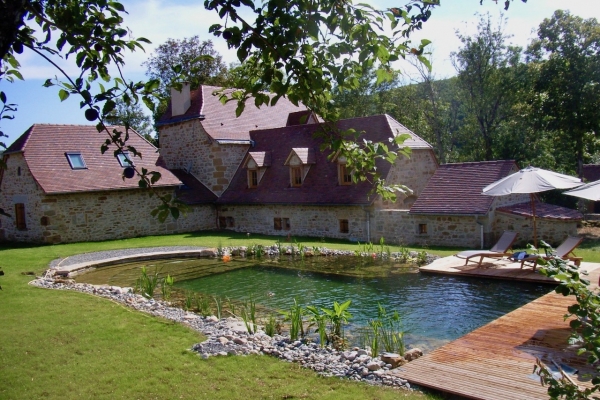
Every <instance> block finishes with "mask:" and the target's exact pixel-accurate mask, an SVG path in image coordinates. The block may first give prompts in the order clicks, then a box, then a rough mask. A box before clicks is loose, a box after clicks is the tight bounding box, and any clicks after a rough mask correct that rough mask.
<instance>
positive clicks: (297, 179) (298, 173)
mask: <svg viewBox="0 0 600 400" xmlns="http://www.w3.org/2000/svg"><path fill="white" fill-rule="evenodd" d="M290 173H291V175H292V186H301V185H302V167H291V169H290Z"/></svg>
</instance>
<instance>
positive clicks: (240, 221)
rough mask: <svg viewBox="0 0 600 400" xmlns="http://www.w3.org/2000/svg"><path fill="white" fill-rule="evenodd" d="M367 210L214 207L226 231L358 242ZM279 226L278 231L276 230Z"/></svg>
mask: <svg viewBox="0 0 600 400" xmlns="http://www.w3.org/2000/svg"><path fill="white" fill-rule="evenodd" d="M367 211H368V210H366V209H363V208H361V207H343V206H338V207H331V206H304V205H298V206H286V205H263V206H237V205H236V206H219V207H218V208H217V214H218V218H219V219H220V220H221V221H225V223H227V224H228V225H227V228H228V229H232V230H235V231H237V232H251V233H261V234H265V235H279V236H288V235H290V236H314V237H328V238H339V239H350V240H359V241H361V242H364V241H367V229H368V228H367V221H368V214H367ZM276 219H279V220H280V222H281V225H277V224H276V221H275V220H276ZM285 219H287V221H285ZM340 220H342V221H344V220H345V221H347V227H348V231H347V232H341V231H340V227H341V224H343V222H342V223H341V222H340ZM286 222H287V223H289V225H286ZM279 226H280V229H276V227H279ZM288 226H289V229H288Z"/></svg>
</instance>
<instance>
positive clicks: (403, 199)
mask: <svg viewBox="0 0 600 400" xmlns="http://www.w3.org/2000/svg"><path fill="white" fill-rule="evenodd" d="M437 166H438V164H437V160H436V158H435V155H434V153H433V150H430V149H426V150H421V149H418V150H413V151H412V154H411V155H410V158H406V157H404V156H401V157H398V159H397V160H396V162H395V163H394V165H393V166H392V168H391V169H390V172H389V174H388V177H387V179H386V181H387V183H389V184H400V185H405V186H408V188H409V189H411V190H412V191H413V193H412V194H408V195H403V194H400V193H398V198H397V200H396V202H395V203H392V202H389V201H381V200H377V201H376V202H375V207H376V208H385V209H396V210H408V209H410V207H411V206H412V204H413V203H414V202H415V200H416V199H417V197H418V196H419V195H420V194H421V192H423V189H425V186H426V185H427V182H429V179H430V178H431V177H432V176H433V174H434V173H435V170H436V169H437Z"/></svg>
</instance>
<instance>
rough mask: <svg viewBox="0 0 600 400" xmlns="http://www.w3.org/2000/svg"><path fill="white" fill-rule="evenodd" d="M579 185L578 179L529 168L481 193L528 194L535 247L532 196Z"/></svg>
mask: <svg viewBox="0 0 600 400" xmlns="http://www.w3.org/2000/svg"><path fill="white" fill-rule="evenodd" d="M581 185H582V182H581V179H579V178H575V177H573V176H569V175H564V174H559V173H557V172H553V171H548V170H546V169H541V168H536V167H532V166H529V167H527V168H523V169H522V170H520V171H518V172H515V173H514V174H511V175H509V176H507V177H505V178H502V179H500V180H499V181H496V182H494V183H492V184H490V185H488V186H486V187H484V188H483V191H482V193H483V194H485V195H488V196H505V195H509V194H514V193H529V197H530V200H531V215H533V245H534V246H536V247H537V230H536V223H535V201H534V196H533V194H534V193H539V192H545V191H548V190H553V189H571V188H574V187H577V186H581Z"/></svg>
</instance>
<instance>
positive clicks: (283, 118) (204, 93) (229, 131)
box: [158, 86, 306, 140]
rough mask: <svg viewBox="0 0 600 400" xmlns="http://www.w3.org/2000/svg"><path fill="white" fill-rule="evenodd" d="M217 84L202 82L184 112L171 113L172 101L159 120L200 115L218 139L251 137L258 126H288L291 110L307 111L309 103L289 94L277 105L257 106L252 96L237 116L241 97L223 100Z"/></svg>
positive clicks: (214, 137) (174, 120) (163, 121)
mask: <svg viewBox="0 0 600 400" xmlns="http://www.w3.org/2000/svg"><path fill="white" fill-rule="evenodd" d="M220 89H221V88H220V87H216V86H201V87H200V88H198V89H197V90H193V91H192V92H191V94H190V96H191V104H190V107H189V108H188V110H187V111H186V112H185V113H184V114H183V115H178V116H175V117H171V105H170V104H169V106H168V107H167V111H166V112H165V114H164V115H163V116H162V117H161V119H160V120H159V123H158V124H159V125H165V124H169V123H175V122H179V121H182V120H187V119H193V118H200V119H201V120H202V126H203V127H204V129H205V130H206V132H207V133H208V134H209V135H210V136H211V137H212V138H213V139H215V140H250V134H249V132H250V131H251V130H256V129H271V128H277V127H280V126H286V124H287V123H288V118H289V115H290V113H297V112H305V111H306V107H304V106H301V107H297V106H295V105H293V104H292V103H291V102H290V101H289V100H287V99H285V98H281V99H279V101H278V102H277V104H276V105H274V106H270V107H268V106H265V105H263V106H261V107H260V108H257V107H256V106H255V105H254V102H253V101H252V99H250V100H249V101H248V102H247V103H246V108H245V109H244V112H243V113H242V114H241V115H240V116H239V117H238V118H236V116H235V109H236V108H237V101H230V102H228V103H226V104H222V103H221V102H220V101H219V96H214V95H213V92H215V91H217V90H220Z"/></svg>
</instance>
